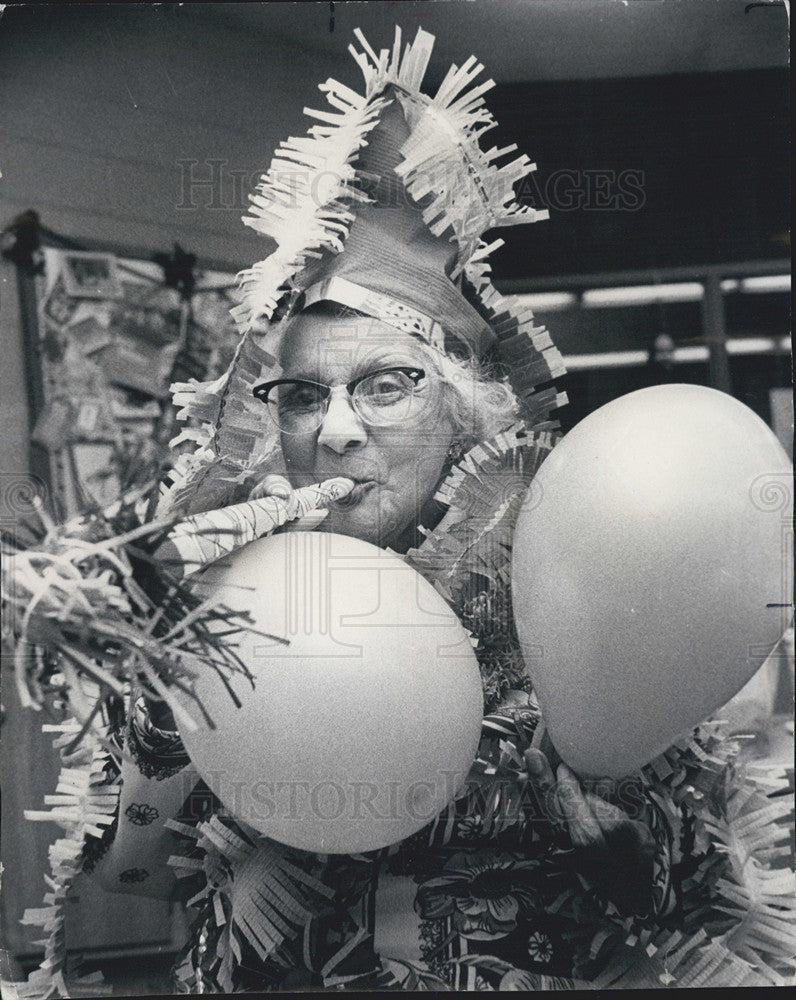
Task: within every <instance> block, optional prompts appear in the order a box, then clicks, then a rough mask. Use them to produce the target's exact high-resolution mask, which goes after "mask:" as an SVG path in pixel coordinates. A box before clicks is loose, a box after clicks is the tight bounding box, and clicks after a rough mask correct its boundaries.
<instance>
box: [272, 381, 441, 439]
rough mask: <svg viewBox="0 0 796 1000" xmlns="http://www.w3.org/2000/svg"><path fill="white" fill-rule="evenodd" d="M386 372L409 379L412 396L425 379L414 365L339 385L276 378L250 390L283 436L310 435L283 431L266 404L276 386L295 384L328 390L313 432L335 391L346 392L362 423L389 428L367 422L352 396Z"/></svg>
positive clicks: (321, 420) (327, 409) (321, 422)
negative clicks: (400, 374)
mask: <svg viewBox="0 0 796 1000" xmlns="http://www.w3.org/2000/svg"><path fill="white" fill-rule="evenodd" d="M387 372H401V373H402V374H404V375H406V376H407V378H409V379H411V381H412V389H413V395H414V390H415V389H416V388H417V386H418V384H419V383H420V382H421V381H422V380H423V379H424V378H425V377H426V372H425V370H424V369H423V368H417V367H416V366H414V365H411V366H410V365H387V366H386V367H385V368H376V369H375V370H374V371H372V372H366V373H365V374H364V375H358V376H357V377H356V378H352V379H351V381H350V382H346V383H344V384H343V383H341V384H340V385H328V384H327V383H325V382H315V381H313V380H312V379H307V378H277V379H272V380H271V381H270V382H261V383H260V384H259V385H255V386H254V388H253V389H252V395H253V396H254V397H255V399H258V400H259V401H260V402H261V403H263V404H265V407H266V409H267V410H268V415H269V417H271V420H272V421H273V422H274V424H275V426H276V428H277V430H279V431H281V432H282V433H283V434H291V433H292V434H307V433H310V431H288V430H285V428H284V427H282V426H281V425H280V424H279V423H277V421H276V420H275V419H274V417H273V414H272V413H271V410H270V407H269V405H268V403H269V401H268V395H269V393H270V392H271V390H272V389H276V388H277V386H280V385H296V384H299V385H311V386H313V387H314V388H316V389H326V390H328V391H327V393H326V395H325V396H324V397H323V399H322V402H323V404H324V407H325V409H323V410H322V411H321V416H320V421H319V422H318V426H317V427H314V428H313V431H316V430H318V429H319V428H320V426H321V425H322V424H323V421H324V418H325V417H326V414H327V413H328V412H329V404H330V403H331V401H332V393H333V392H334V391H335V389H345V390H346V392H347V394H348V395H349V396H350V397H351V405H352V406H353V408H354V412H355V413H356V415H357V416H358V417H359V418H360V419H361V420H362V421H363V422H364V423H366V424H368V425H369V426H371V427H379V426H381V427H389V426H392V425H391V424H374V423H373V421H371V420H368V419H367V417H365V416H364V414H362V413H360V411H359V408H358V406H357V404H356V396H355V395H354V392H355V391H356V389H357V387H358V386H359V385H360V384H361V383H362V382H365V381H366V380H367V379H369V378H374V377H375V376H376V375H384V374H386V373H387ZM400 422H401V420H396V421H394V422H393V423H395V424H399V423H400Z"/></svg>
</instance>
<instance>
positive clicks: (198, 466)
mask: <svg viewBox="0 0 796 1000" xmlns="http://www.w3.org/2000/svg"><path fill="white" fill-rule="evenodd" d="M355 35H356V37H357V39H358V41H359V42H360V44H361V46H362V49H363V51H358V50H357V49H356V48H355V47H354V46H349V50H350V52H351V54H352V55H353V57H354V59H355V60H356V62H357V63H358V64H359V66H360V68H361V69H362V72H363V75H364V78H365V93H364V94H358V93H356V92H355V91H353V90H351V89H350V88H348V87H345V86H343V85H342V84H340V83H338V82H336V81H334V80H328V81H326V83H323V84H321V85H320V89H321V90H322V91H323V92H324V93H325V94H326V97H327V101H328V103H329V109H328V110H323V111H316V110H309V109H305V113H306V114H308V115H309V116H310V117H311V118H313V119H315V122H316V123H315V124H314V125H313V126H312V127H311V128H310V129H309V132H308V134H307V135H306V136H303V137H300V138H290V139H288V140H286V141H285V142H283V143H282V144H281V145H280V146H279V148H278V149H277V151H276V153H275V155H274V157H273V160H272V161H271V165H270V167H269V169H268V171H267V173H265V174H264V175H263V176H262V178H261V182H260V184H259V186H258V188H257V190H256V193H255V194H253V195H252V196H251V209H250V214H249V215H247V216H245V217H244V220H243V221H244V222H245V223H246V224H247V225H249V226H251V227H252V228H253V229H255V230H256V231H258V232H260V233H262V234H263V235H265V236H267V237H269V238H270V239H271V240H273V241H274V242H275V243H276V249H275V250H274V251H273V253H271V254H270V256H268V257H266V258H265V259H264V260H262V261H260V262H258V263H256V264H254V265H253V266H252V267H250V268H248V269H247V270H245V271H243V272H242V273H241V274H240V275H239V278H240V283H241V290H242V301H241V304H240V305H239V306H237V307H236V308H235V309H234V310H233V316H234V318H235V320H236V322H237V324H238V326H239V327H240V329H241V333H242V339H241V343H240V346H239V349H238V351H237V353H236V356H235V359H234V361H233V363H232V365H231V367H230V369H229V371H227V373H226V374H225V375H224V376H223V377H222V378H221V379H219V380H218V381H216V382H214V383H205V384H200V383H197V382H192V383H182V384H177V385H175V386H174V387H173V389H174V400H175V403H176V404H177V405H178V406H179V407H180V408H181V409H180V412H179V417H180V418H181V419H184V420H189V421H190V422H192V423H193V424H194V426H193V427H192V428H191V429H189V430H188V431H185V432H183V435H181V436H180V438H179V439H177V440H178V441H179V440H182V441H184V440H185V439H186V438H188V439H191V440H192V441H193V442H194V444H195V450H194V452H193V453H192V454H190V455H188V454H183V455H181V456H180V459H179V461H178V463H177V466H176V467H175V469H174V470H173V473H172V476H171V482H170V483H169V484H167V485H166V486H165V487H164V493H163V495H162V497H161V503H160V507H159V511H160V512H165V511H166V510H168V511H181V510H184V509H188V508H190V509H192V510H196V509H199V508H205V507H210V506H213V505H220V504H222V503H231V502H235V501H236V500H237V499H240V498H241V496H240V495H239V494H240V491H241V490H244V488H245V483H246V480H247V477H249V478H250V477H251V475H252V470H254V469H257V468H261V467H262V465H263V463H264V462H265V461H266V460H267V458H268V455H269V453H271V452H273V450H274V449H275V448H276V441H275V435H274V434H273V433H272V432H270V431H269V428H268V425H267V422H266V421H265V420H264V419H263V412H262V407H261V404H260V403H259V402H257V401H256V400H254V399H253V398H252V392H251V390H252V387H253V385H254V384H255V383H256V382H257V381H261V380H262V379H263V378H267V377H268V375H267V372H268V370H269V369H271V368H276V367H277V362H276V360H275V359H274V358H273V357H272V356H271V355H270V354H269V353H268V352H267V351H266V350H264V348H263V344H264V343H266V342H267V341H266V337H267V331H268V329H269V326H270V325H273V324H274V323H275V322H277V321H281V320H282V319H284V318H285V317H289V316H291V315H295V314H296V313H298V312H300V311H301V310H303V309H306V308H308V307H309V306H311V305H314V304H315V303H317V302H321V301H331V302H336V303H338V304H341V305H345V306H348V307H350V308H353V309H356V310H357V311H359V312H362V313H364V314H366V315H369V316H373V317H375V318H377V319H379V320H381V321H382V322H385V323H387V324H388V325H391V326H394V327H396V328H397V329H400V330H403V331H407V332H409V333H412V334H414V335H416V336H419V337H421V338H422V339H424V340H425V341H426V342H427V343H429V344H431V345H432V346H434V347H436V348H438V349H440V350H444V351H446V352H450V353H453V354H456V355H457V356H470V357H476V358H479V359H483V360H489V361H490V362H494V363H497V364H498V365H500V366H501V370H502V371H504V372H505V373H506V374H507V376H508V378H509V381H510V383H511V386H512V388H513V390H514V392H515V394H516V396H517V397H518V399H519V401H520V405H521V417H522V419H523V421H524V423H525V426H526V427H527V428H528V429H529V430H534V431H544V430H550V429H553V428H554V427H555V426H556V424H555V422H554V421H553V420H552V419H551V417H550V411H551V410H552V409H554V408H555V407H557V406H560V405H561V404H562V403H563V402H564V401H565V397H564V396H563V394H561V393H559V392H558V391H557V390H556V388H555V387H554V386H552V385H550V383H551V381H552V380H553V379H554V378H556V377H558V376H560V375H562V374H563V373H564V367H563V364H562V361H561V356H560V355H559V353H558V351H557V349H556V348H555V347H554V346H553V344H552V342H551V340H550V336H549V334H548V333H547V331H546V330H545V329H544V327H542V326H538V325H536V323H535V322H534V318H533V314H532V313H531V311H530V310H528V309H522V308H518V304H517V302H516V300H515V299H513V298H511V297H504V296H501V295H500V294H499V293H498V292H497V291H496V290H495V288H494V287H493V286H492V284H491V281H490V277H489V275H490V267H489V263H488V257H489V254H490V253H491V252H492V251H493V250H495V249H496V248H497V247H498V246H500V245H502V240H496V241H494V242H492V243H490V244H487V243H486V242H485V241H484V239H483V236H484V234H485V233H486V232H487V231H488V230H492V229H495V228H499V227H502V226H513V225H522V224H525V223H530V222H536V221H538V220H540V219H545V218H547V217H548V213H547V212H546V211H538V210H535V209H533V208H530V207H529V206H523V205H520V204H519V203H518V202H517V201H516V200H515V197H514V185H515V184H516V183H517V182H518V181H519V180H521V179H522V178H523V177H525V176H527V175H528V174H529V173H531V172H532V171H533V170H534V169H535V164H533V163H531V162H530V160H528V158H527V157H526V156H524V155H519V156H510V154H513V153H514V152H515V150H516V146H514V145H511V146H507V147H504V148H502V149H498V148H495V147H493V148H491V149H486V150H485V149H482V148H481V142H480V141H481V138H482V136H483V135H484V134H485V133H486V132H488V131H489V130H490V129H491V128H492V127H494V125H495V124H496V122H495V120H494V118H493V117H492V115H491V114H490V113H489V111H488V110H487V108H486V106H485V104H484V100H483V95H484V94H485V93H486V92H487V91H488V90H489V89H490V88H491V87H492V86H494V82H493V81H492V80H488V81H486V82H485V83H481V84H477V85H476V84H475V82H474V81H475V79H476V77H478V76H479V74H480V73H481V72H482V70H483V66H481V64H480V63H478V62H477V60H476V59H475V57H473V56H471V57H470V58H469V59H468V60H467V61H466V62H465V63H464V64H463V65H462V66H460V67H457V66H452V67H451V68H450V70H449V71H448V73H447V75H446V76H445V78H444V80H443V82H442V84H441V86H440V87H439V89H438V91H437V94H436V96H434V97H429V96H427V95H425V94H423V93H421V90H420V88H421V85H422V82H423V77H424V75H425V71H426V67H427V65H428V62H429V59H430V56H431V50H432V47H433V44H434V38H433V36H432V35H430V34H429V33H428V32H426V31H424V30H423V29H422V28H421V29H419V30H418V32H417V35H416V37H415V39H414V41H413V42H412V43H411V44H407V45H406V46H405V47H404V48H403V51H402V45H401V31H400V28H396V31H395V41H394V44H393V47H392V50H388V49H383V50H381V51H380V52H379V53H376V52H375V51H374V50H373V49H372V48H371V47H370V45H369V44H368V43H367V41H366V39H365V38H364V36H363V35H362V33H361V32H360V31H359V30H358V29H357V31H356V32H355ZM197 424H198V427H197V426H196V425H197ZM236 490H237V491H238V495H236ZM200 496H201V498H200Z"/></svg>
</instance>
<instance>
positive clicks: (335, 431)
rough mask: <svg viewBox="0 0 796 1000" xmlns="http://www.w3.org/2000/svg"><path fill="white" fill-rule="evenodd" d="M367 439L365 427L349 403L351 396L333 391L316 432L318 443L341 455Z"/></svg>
mask: <svg viewBox="0 0 796 1000" xmlns="http://www.w3.org/2000/svg"><path fill="white" fill-rule="evenodd" d="M367 439H368V432H367V428H366V427H365V424H364V423H363V422H362V420H361V418H360V417H359V414H358V413H357V412H356V410H355V409H354V407H353V406H352V405H351V397H350V396H349V395H348V393H347V392H342V393H339V394H338V393H336V392H333V393H332V396H331V398H330V400H329V409H328V410H327V411H326V416H325V417H324V418H323V423H322V424H321V429H320V432H319V434H318V444H319V445H325V446H326V447H327V448H331V450H332V451H336V452H337V453H338V454H339V455H342V454H343V452H346V451H351V449H352V448H357V447H360V446H361V445H363V444H365V442H366V441H367Z"/></svg>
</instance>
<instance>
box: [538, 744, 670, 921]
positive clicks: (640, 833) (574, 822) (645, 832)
mask: <svg viewBox="0 0 796 1000" xmlns="http://www.w3.org/2000/svg"><path fill="white" fill-rule="evenodd" d="M524 758H525V764H526V767H527V770H528V777H529V779H530V781H531V783H532V784H533V786H534V787H535V788H536V790H537V792H538V797H539V801H540V802H541V803H542V804H543V807H544V812H545V814H546V816H547V818H548V819H549V820H550V821H551V822H552V823H553V824H554V825H558V826H560V827H561V828H563V829H565V830H566V832H567V834H568V837H569V840H570V842H571V844H572V846H573V848H574V849H575V851H576V853H577V855H578V870H579V871H580V872H581V873H582V874H583V875H584V876H585V877H586V878H587V879H589V880H590V881H591V882H592V883H593V884H594V885H595V886H596V887H597V888H598V890H599V891H600V892H601V893H602V895H604V896H605V897H606V898H608V899H610V900H611V902H612V903H614V905H615V906H616V907H617V909H618V910H619V911H620V912H622V913H633V914H639V915H643V914H644V913H646V912H647V910H648V908H649V904H650V898H651V891H652V880H653V858H654V851H655V840H654V838H653V836H652V832H651V830H650V828H649V826H648V813H647V807H646V805H645V802H644V798H643V795H642V794H641V789H640V787H639V786H638V784H637V783H633V782H630V781H627V782H624V783H617V782H608V781H606V782H598V783H596V784H597V786H602V785H605V786H606V787H609V786H610V787H611V788H612V790H613V791H614V795H612V796H611V797H612V798H617V797H618V798H619V800H620V801H622V803H623V805H625V806H626V807H627V809H628V811H626V810H625V809H624V808H621V807H620V806H619V805H616V804H615V802H611V801H609V800H608V799H607V798H603V797H602V796H601V795H596V794H594V793H593V792H590V791H587V790H584V789H583V788H582V787H581V783H580V781H579V780H578V777H577V776H576V775H575V774H574V772H573V771H571V770H570V768H568V767H567V765H566V764H564V763H563V762H562V763H560V764H559V765H558V768H557V770H556V774H555V775H554V774H553V768H552V766H551V764H550V761H549V760H548V758H547V757H546V756H545V754H544V753H543V752H542V751H541V750H539V749H537V748H535V747H532V748H530V749H529V750H526V751H525V754H524Z"/></svg>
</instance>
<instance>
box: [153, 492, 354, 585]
mask: <svg viewBox="0 0 796 1000" xmlns="http://www.w3.org/2000/svg"><path fill="white" fill-rule="evenodd" d="M353 488H354V482H353V480H351V479H345V478H343V477H338V478H335V479H327V480H325V481H324V482H322V483H314V484H313V485H312V486H302V487H300V488H299V489H297V490H294V491H293V493H292V494H291V495H290V497H289V498H287V499H283V498H281V497H274V496H269V497H263V498H261V499H258V500H247V501H246V502H245V503H239V504H234V505H233V506H231V507H222V508H220V509H218V510H210V511H206V512H205V513H202V514H195V515H193V516H192V517H188V518H186V519H185V520H184V521H180V522H179V523H178V524H177V525H176V526H175V527H174V528H173V529H172V531H171V532H170V533H169V537H168V538H167V539H166V541H165V542H163V544H162V545H161V546H160V547H159V548H158V550H157V552H156V553H155V556H156V558H158V559H159V560H161V561H162V562H164V563H166V564H167V565H169V566H170V567H172V568H173V572H174V573H175V575H176V576H179V577H180V578H181V579H184V578H185V577H188V576H191V575H192V574H193V573H196V572H197V571H198V570H200V569H202V568H203V567H204V566H207V565H208V563H212V562H215V561H216V560H217V559H220V558H221V557H222V556H228V555H230V554H231V553H232V552H235V551H236V549H239V548H241V546H243V545H247V544H248V543H249V542H253V541H254V540H255V539H257V538H263V537H265V536H266V535H270V534H271V533H272V532H274V531H276V529H277V528H280V527H281V526H282V525H284V524H287V523H288V522H290V521H299V520H300V519H302V518H306V517H307V516H308V515H309V514H311V513H312V512H313V511H317V510H319V509H321V508H323V507H325V506H326V504H328V503H331V502H332V501H334V500H339V499H341V498H342V497H344V496H347V495H348V494H349V493H350V492H351V490H352V489H353ZM318 523H320V522H319V521H318V520H316V521H313V523H311V524H309V525H307V527H313V528H314V527H315V526H316V525H317V524H318Z"/></svg>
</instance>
